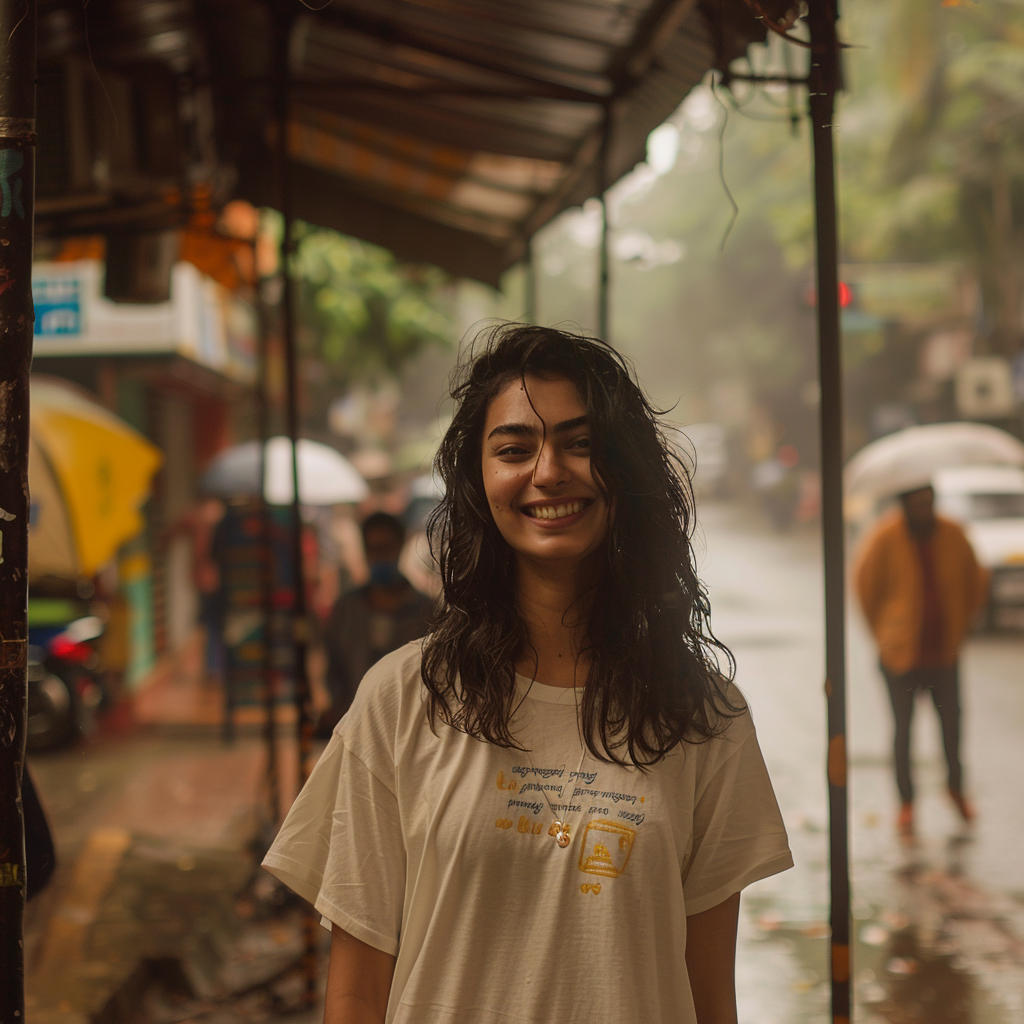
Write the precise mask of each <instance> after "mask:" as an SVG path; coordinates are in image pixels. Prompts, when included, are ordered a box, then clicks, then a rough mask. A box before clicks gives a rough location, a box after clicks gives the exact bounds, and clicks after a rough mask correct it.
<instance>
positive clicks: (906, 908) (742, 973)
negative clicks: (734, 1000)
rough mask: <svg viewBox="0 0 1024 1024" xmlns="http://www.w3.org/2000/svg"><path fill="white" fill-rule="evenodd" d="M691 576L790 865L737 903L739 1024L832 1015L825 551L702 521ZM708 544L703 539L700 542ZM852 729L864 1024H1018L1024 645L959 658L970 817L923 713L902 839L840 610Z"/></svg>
mask: <svg viewBox="0 0 1024 1024" xmlns="http://www.w3.org/2000/svg"><path fill="white" fill-rule="evenodd" d="M701 528H702V532H703V538H704V547H705V550H704V551H703V552H702V553H701V554H700V555H699V562H700V564H701V572H702V575H703V577H704V578H705V579H706V580H707V582H708V585H709V588H710V592H711V607H712V619H713V623H714V626H715V629H716V631H717V632H718V633H719V635H720V636H721V638H722V639H723V640H725V641H726V642H727V643H728V644H729V645H730V646H731V647H732V649H733V651H734V653H735V655H736V660H737V666H738V672H737V681H738V683H739V684H740V686H741V688H742V689H743V690H744V692H745V694H746V695H747V697H748V699H749V702H750V705H751V708H752V710H753V714H754V717H755V721H756V723H757V726H758V734H759V738H760V741H761V745H762V748H763V750H764V753H765V758H766V761H767V762H768V766H769V770H770V771H771V774H772V779H773V781H774V783H775V788H776V792H777V795H778V798H779V803H780V805H781V807H782V811H783V814H784V816H785V819H786V822H787V826H788V828H789V832H790V840H791V844H792V847H793V853H794V858H795V860H796V864H797V866H796V868H795V869H794V870H792V871H789V872H786V873H785V874H782V875H779V876H777V877H775V878H771V879H766V880H765V881H763V882H760V883H758V884H756V885H754V886H752V887H751V888H750V889H748V890H747V892H746V893H745V895H744V900H743V913H742V915H741V928H740V944H739V953H738V965H737V976H738V986H739V992H740V1020H741V1021H742V1022H743V1024H783V1022H785V1024H797V1022H801V1024H802V1022H811V1021H813V1022H824V1021H825V1020H827V1019H830V1018H829V1016H828V1007H829V986H828V963H827V957H828V942H827V939H828V926H827V921H828V845H827V843H828V817H827V789H826V785H825V776H824V764H825V699H824V694H823V663H824V650H823V639H822V627H823V611H822V587H821V556H820V541H819V539H818V535H817V533H816V531H813V530H809V529H802V530H797V531H794V532H792V533H790V534H783V535H779V534H775V533H773V532H772V531H771V530H770V529H769V528H768V527H767V526H765V525H763V523H762V522H761V520H760V519H759V517H757V516H756V515H755V514H753V513H751V512H749V511H746V510H743V509H740V508H737V507H735V506H730V505H725V504H719V505H716V504H705V505H704V506H703V507H702V509H701ZM699 546H700V545H699ZM848 637H849V657H848V663H849V678H848V709H849V711H848V717H849V752H850V831H851V846H852V875H853V895H854V911H853V912H854V929H853V932H854V939H855V945H854V949H853V957H854V966H853V977H854V982H855V1000H856V1013H855V1018H854V1019H855V1020H856V1021H857V1022H858V1024H883V1022H887V1024H1019V1022H1020V1021H1024V943H1022V941H1021V940H1022V939H1024V858H1022V857H1021V856H1020V853H1019V837H1020V836H1021V835H1024V800H1021V797H1020V783H1019V779H1020V777H1021V775H1022V773H1024V744H1022V743H1021V736H1022V735H1024V672H1022V671H1021V665H1022V664H1024V638H1017V637H1000V636H978V637H975V638H973V639H972V640H971V641H970V643H969V644H968V646H967V649H966V651H965V654H964V658H963V663H962V668H963V681H962V694H963V703H964V706H965V713H964V714H965V717H964V732H963V741H962V754H963V758H964V762H965V766H966V780H967V789H968V791H969V792H970V794H971V795H972V797H973V798H974V801H975V804H976V806H977V810H978V821H977V824H976V825H975V827H974V828H973V830H971V831H965V830H964V828H963V827H962V825H961V824H960V822H959V819H958V817H957V816H956V814H955V812H954V810H953V808H952V806H951V805H950V804H949V802H948V798H947V797H946V794H945V778H944V776H945V766H944V761H943V758H942V754H941V747H940V741H939V736H938V726H937V721H936V716H935V714H934V711H933V709H932V708H931V707H930V706H929V705H927V704H925V703H924V702H923V701H922V703H921V704H919V705H918V709H917V714H916V716H915V721H914V755H915V760H914V772H915V780H916V782H917V786H918V793H919V796H918V836H917V841H916V842H915V843H914V844H913V845H912V846H903V845H901V844H900V843H899V841H898V840H897V837H896V833H895V828H894V824H895V817H896V812H897V807H898V800H897V795H896V791H895V782H894V779H893V774H892V768H891V765H890V758H889V745H890V737H891V712H890V710H889V706H888V698H887V696H886V694H885V691H884V686H883V683H882V680H881V677H880V675H879V673H878V671H877V668H876V666H875V654H874V650H873V647H872V645H871V642H870V640H869V638H868V636H867V634H866V631H865V629H864V627H863V625H862V623H861V622H860V620H859V616H858V614H857V612H856V610H855V609H853V608H852V607H851V608H850V610H849V629H848Z"/></svg>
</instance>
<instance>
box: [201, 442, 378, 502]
mask: <svg viewBox="0 0 1024 1024" xmlns="http://www.w3.org/2000/svg"><path fill="white" fill-rule="evenodd" d="M259 477H260V443H259V441H246V442H244V443H243V444H236V445H234V446H233V447H231V448H227V449H225V450H224V451H222V452H221V453H220V454H219V455H218V456H217V457H216V458H215V459H214V460H213V462H211V463H210V466H209V468H208V469H207V470H206V472H205V473H204V474H203V481H202V487H203V490H204V491H205V492H206V493H207V494H216V495H220V496H221V497H225V498H230V497H239V496H242V495H251V494H258V493H259ZM294 493H295V492H294V490H293V489H292V443H291V441H290V440H289V439H288V438H287V437H272V438H271V439H270V440H269V441H268V442H267V462H266V472H265V475H264V484H263V494H264V496H265V497H266V499H267V501H268V502H270V504H271V505H290V504H291V502H292V496H293V495H294ZM367 494H369V488H368V487H367V485H366V481H365V480H364V479H363V478H362V477H361V476H360V475H359V474H358V473H357V472H356V470H355V467H354V466H353V465H352V463H351V462H349V461H348V459H346V458H345V456H344V455H342V454H341V452H339V451H336V450H335V449H334V448H331V447H330V446H329V445H326V444H320V443H319V442H318V441H309V440H307V439H306V438H300V439H299V500H300V501H301V502H302V504H303V505H340V504H344V503H346V502H358V501H362V500H363V498H365V497H366V496H367Z"/></svg>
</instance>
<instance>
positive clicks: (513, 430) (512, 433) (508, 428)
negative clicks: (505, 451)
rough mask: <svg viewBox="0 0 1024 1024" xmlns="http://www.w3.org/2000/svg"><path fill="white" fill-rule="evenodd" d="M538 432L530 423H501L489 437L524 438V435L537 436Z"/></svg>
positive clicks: (488, 438)
mask: <svg viewBox="0 0 1024 1024" xmlns="http://www.w3.org/2000/svg"><path fill="white" fill-rule="evenodd" d="M535 433H537V431H536V430H535V429H534V428H533V427H531V426H530V424H529V423H499V424H498V426H496V427H495V428H494V429H493V430H492V431H491V432H490V433H489V434H488V435H487V440H488V441H490V439H491V438H492V437H503V436H504V437H522V436H523V435H524V434H535Z"/></svg>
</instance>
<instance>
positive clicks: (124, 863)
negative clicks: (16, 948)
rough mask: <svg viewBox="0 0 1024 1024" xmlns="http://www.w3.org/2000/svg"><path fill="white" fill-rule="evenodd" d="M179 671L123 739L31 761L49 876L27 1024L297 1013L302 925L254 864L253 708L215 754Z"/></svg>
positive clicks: (262, 771)
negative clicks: (45, 822) (52, 847)
mask: <svg viewBox="0 0 1024 1024" xmlns="http://www.w3.org/2000/svg"><path fill="white" fill-rule="evenodd" d="M189 658H193V662H192V664H198V662H197V660H196V659H194V654H193V652H191V651H190V650H189V649H186V651H185V655H184V657H183V658H182V659H181V661H180V662H179V663H178V664H171V663H169V664H166V665H163V666H161V667H160V669H159V670H158V671H157V672H156V673H154V676H153V677H152V678H151V680H150V685H149V686H148V687H147V688H146V689H145V690H143V691H142V693H141V694H140V697H139V699H138V701H136V702H135V707H134V709H133V710H134V712H135V715H134V718H135V724H134V726H133V727H132V728H129V729H125V728H124V725H125V723H124V722H123V721H122V722H121V728H120V729H118V730H116V731H113V732H109V731H108V732H104V730H103V729H101V730H100V731H98V733H97V734H96V735H95V736H94V737H92V738H91V739H89V740H87V741H82V742H81V743H80V744H79V745H78V746H77V747H75V748H71V749H69V750H65V751H59V752H54V753H50V754H42V755H36V756H33V757H31V758H30V766H31V771H32V773H33V776H34V778H35V780H36V783H37V786H38V788H39V791H40V794H41V799H42V801H43V804H44V807H45V808H46V811H47V814H48V816H49V819H50V822H51V827H52V830H53V833H54V839H55V843H56V846H57V855H58V867H57V871H56V872H55V875H54V878H53V881H52V882H51V884H50V885H49V886H48V887H47V889H46V890H44V891H43V892H42V893H41V894H40V895H39V896H38V897H37V898H36V899H35V900H34V901H33V902H32V903H31V904H30V905H29V907H28V911H27V914H26V927H25V941H26V974H27V977H26V1011H27V1012H26V1017H27V1020H28V1024H51V1022H53V1024H87V1022H88V1024H115V1022H116V1024H128V1022H135V1021H138V1022H144V1021H153V1022H156V1021H171V1020H182V1019H185V1017H190V1018H192V1019H202V1020H204V1021H210V1022H211V1024H212V1022H214V1021H224V1022H227V1021H231V1020H241V1019H245V1020H256V1019H261V1017H262V1016H266V1015H267V1014H269V1013H271V1011H272V1009H273V1008H274V1007H275V1006H276V1007H278V1008H279V1009H280V1008H283V1007H285V1006H288V1005H294V1004H295V1003H296V1001H297V999H298V996H299V993H300V990H301V984H302V978H301V976H300V972H298V971H297V970H295V968H296V967H297V965H298V964H299V962H300V959H301V955H302V951H303V950H302V942H301V916H302V911H301V908H300V907H299V905H298V903H297V902H295V901H290V900H287V899H283V898H282V896H281V893H280V891H279V890H278V888H277V886H276V883H274V882H273V880H272V879H270V877H269V876H267V875H265V873H264V872H262V871H260V870H259V868H258V865H257V860H256V855H255V851H256V849H257V848H258V847H259V844H260V842H261V841H264V838H265V834H266V828H267V825H268V821H269V817H270V815H269V800H268V787H267V779H266V750H265V748H264V745H263V742H262V740H261V739H259V738H257V737H256V736H254V735H253V733H254V732H256V726H257V725H258V724H259V723H260V718H259V717H257V715H261V709H259V708H253V709H246V710H247V711H248V712H250V714H249V715H247V716H246V717H245V718H242V717H241V716H240V720H239V725H240V727H241V728H240V729H239V733H240V736H241V738H240V739H238V740H237V741H236V742H235V743H234V744H232V745H230V746H227V745H224V744H223V743H222V742H221V740H220V738H219V735H220V717H219V714H220V708H219V701H218V700H217V697H218V694H217V692H216V691H213V692H212V693H211V692H210V691H209V690H207V689H206V688H204V687H202V686H201V685H197V674H196V673H195V672H189V671H188V669H189V667H190V663H189V660H188V659H189ZM183 667H184V669H185V671H182V668H183ZM287 710H290V709H282V711H287ZM252 712H255V713H257V714H252ZM250 719H251V720H250ZM287 721H288V716H287V715H282V716H281V720H280V725H279V729H278V735H279V740H278V744H277V751H278V763H279V772H280V779H281V784H280V788H281V793H282V799H283V801H284V805H285V806H287V805H288V804H289V803H290V802H291V799H292V798H293V796H294V793H295V792H296V790H297V777H298V771H297V756H296V745H295V742H294V740H293V739H292V737H291V736H289V735H288V733H289V731H290V730H288V729H287V728H282V726H283V725H284V723H286V722H287ZM247 727H248V728H247ZM317 930H318V931H319V930H320V929H317ZM324 936H325V937H326V932H325V933H324ZM275 1012H276V1011H275ZM183 1014H184V1016H183ZM314 1016H315V1015H314Z"/></svg>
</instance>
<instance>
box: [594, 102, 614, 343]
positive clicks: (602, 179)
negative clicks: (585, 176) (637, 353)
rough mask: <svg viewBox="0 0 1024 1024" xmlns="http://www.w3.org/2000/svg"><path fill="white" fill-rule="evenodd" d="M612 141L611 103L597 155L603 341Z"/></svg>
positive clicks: (599, 315)
mask: <svg viewBox="0 0 1024 1024" xmlns="http://www.w3.org/2000/svg"><path fill="white" fill-rule="evenodd" d="M611 142H612V105H611V103H610V102H608V103H606V104H605V106H604V118H603V120H602V122H601V150H600V153H599V155H598V169H597V173H598V176H599V179H598V188H599V190H600V195H601V245H600V250H599V256H598V259H599V264H598V278H597V336H598V337H599V338H602V339H603V340H605V341H610V340H611V339H610V338H609V337H608V302H609V296H608V291H609V280H608V187H609V186H610V185H611V180H612V179H611V167H610V166H609V153H610V149H611Z"/></svg>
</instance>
